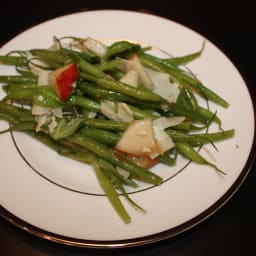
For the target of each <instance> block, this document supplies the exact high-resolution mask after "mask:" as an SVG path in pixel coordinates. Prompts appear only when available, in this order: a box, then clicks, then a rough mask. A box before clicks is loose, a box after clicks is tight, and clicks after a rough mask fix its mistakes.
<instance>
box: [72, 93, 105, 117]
mask: <svg viewBox="0 0 256 256" xmlns="http://www.w3.org/2000/svg"><path fill="white" fill-rule="evenodd" d="M68 104H72V105H78V106H81V107H83V108H85V109H87V110H90V111H93V112H97V113H98V112H100V104H99V103H98V102H96V101H94V100H92V99H89V98H86V97H83V96H78V95H73V96H71V98H70V99H69V100H68Z"/></svg>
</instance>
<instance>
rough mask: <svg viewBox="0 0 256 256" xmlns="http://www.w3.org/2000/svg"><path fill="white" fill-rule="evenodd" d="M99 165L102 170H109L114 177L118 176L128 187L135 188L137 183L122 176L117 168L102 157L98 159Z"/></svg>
mask: <svg viewBox="0 0 256 256" xmlns="http://www.w3.org/2000/svg"><path fill="white" fill-rule="evenodd" d="M98 163H99V166H100V168H102V169H103V170H104V171H106V172H107V173H109V172H111V173H112V174H113V175H114V176H115V177H116V178H118V179H119V180H120V181H121V182H122V183H123V184H125V185H128V186H130V187H133V188H137V187H138V184H137V183H136V182H135V181H134V180H132V179H131V178H124V177H123V176H122V175H121V174H120V173H119V172H118V171H117V169H116V168H115V167H114V166H113V165H112V164H110V163H109V162H107V161H105V160H103V159H101V158H100V159H99V160H98Z"/></svg>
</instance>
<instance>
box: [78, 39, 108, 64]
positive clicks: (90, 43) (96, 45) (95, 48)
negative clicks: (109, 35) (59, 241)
mask: <svg viewBox="0 0 256 256" xmlns="http://www.w3.org/2000/svg"><path fill="white" fill-rule="evenodd" d="M74 47H75V48H78V49H79V50H81V51H83V50H85V49H88V50H90V51H92V52H94V53H95V54H96V55H98V56H99V57H100V58H103V59H104V58H105V57H106V54H107V46H106V45H104V44H103V43H101V42H100V41H98V40H95V39H93V38H90V37H88V38H86V39H84V40H83V41H82V42H79V43H77V44H75V45H74Z"/></svg>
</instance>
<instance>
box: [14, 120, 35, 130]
mask: <svg viewBox="0 0 256 256" xmlns="http://www.w3.org/2000/svg"><path fill="white" fill-rule="evenodd" d="M11 130H13V131H34V130H35V122H33V121H22V122H18V123H17V124H14V125H12V127H11Z"/></svg>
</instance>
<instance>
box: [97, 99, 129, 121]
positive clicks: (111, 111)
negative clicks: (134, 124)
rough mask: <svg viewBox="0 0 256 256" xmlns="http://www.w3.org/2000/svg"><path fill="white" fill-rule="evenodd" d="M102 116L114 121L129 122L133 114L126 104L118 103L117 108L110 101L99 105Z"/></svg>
mask: <svg viewBox="0 0 256 256" xmlns="http://www.w3.org/2000/svg"><path fill="white" fill-rule="evenodd" d="M100 109H101V112H102V114H103V115H105V116H106V117H107V118H109V119H111V120H115V121H124V122H131V121H132V120H133V113H132V111H131V110H130V108H129V107H128V105H127V104H126V103H122V102H119V103H118V104H117V106H116V105H115V104H114V103H113V102H112V101H107V100H106V101H103V102H102V103H101V105H100Z"/></svg>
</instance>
